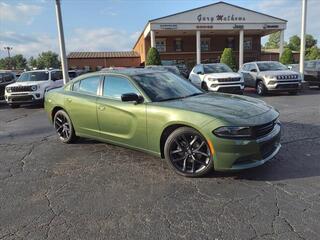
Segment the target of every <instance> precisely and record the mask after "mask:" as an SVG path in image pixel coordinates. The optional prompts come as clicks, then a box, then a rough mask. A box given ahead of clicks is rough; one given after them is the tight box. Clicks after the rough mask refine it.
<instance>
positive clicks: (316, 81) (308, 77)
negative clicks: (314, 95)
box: [304, 60, 320, 89]
mask: <svg viewBox="0 0 320 240" xmlns="http://www.w3.org/2000/svg"><path fill="white" fill-rule="evenodd" d="M304 81H306V82H308V84H309V86H318V87H319V89H320V60H310V61H306V62H305V66H304Z"/></svg>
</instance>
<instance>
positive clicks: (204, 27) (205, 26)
mask: <svg viewBox="0 0 320 240" xmlns="http://www.w3.org/2000/svg"><path fill="white" fill-rule="evenodd" d="M196 28H197V29H213V25H197V26H196Z"/></svg>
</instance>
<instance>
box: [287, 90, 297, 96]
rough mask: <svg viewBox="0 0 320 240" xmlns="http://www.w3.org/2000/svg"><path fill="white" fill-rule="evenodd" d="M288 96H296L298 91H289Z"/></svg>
mask: <svg viewBox="0 0 320 240" xmlns="http://www.w3.org/2000/svg"><path fill="white" fill-rule="evenodd" d="M289 94H290V95H297V94H298V91H290V92H289Z"/></svg>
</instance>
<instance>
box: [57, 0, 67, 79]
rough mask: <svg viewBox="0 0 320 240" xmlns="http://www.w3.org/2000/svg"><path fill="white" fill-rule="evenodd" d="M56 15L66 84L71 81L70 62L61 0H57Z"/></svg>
mask: <svg viewBox="0 0 320 240" xmlns="http://www.w3.org/2000/svg"><path fill="white" fill-rule="evenodd" d="M56 17H57V26H58V34H59V46H60V58H61V66H62V75H63V83H64V84H66V83H67V82H68V81H69V75H68V62H67V57H66V46H65V43H64V33H63V24H62V16H61V6H60V0H56Z"/></svg>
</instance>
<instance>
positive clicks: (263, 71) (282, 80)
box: [239, 61, 302, 95]
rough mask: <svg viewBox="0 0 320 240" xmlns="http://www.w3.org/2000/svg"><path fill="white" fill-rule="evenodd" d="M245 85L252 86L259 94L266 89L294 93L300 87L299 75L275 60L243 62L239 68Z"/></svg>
mask: <svg viewBox="0 0 320 240" xmlns="http://www.w3.org/2000/svg"><path fill="white" fill-rule="evenodd" d="M239 73H241V74H242V75H243V78H244V84H245V86H246V87H254V88H256V91H257V93H258V94H259V95H265V94H266V93H267V92H268V91H282V92H289V93H290V94H292V95H294V94H297V92H298V90H299V89H301V80H302V79H301V75H300V74H299V73H297V72H295V71H292V70H289V69H288V67H286V66H285V65H283V64H281V63H279V62H276V61H261V62H249V63H245V64H244V65H243V66H242V68H241V69H240V70H239Z"/></svg>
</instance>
